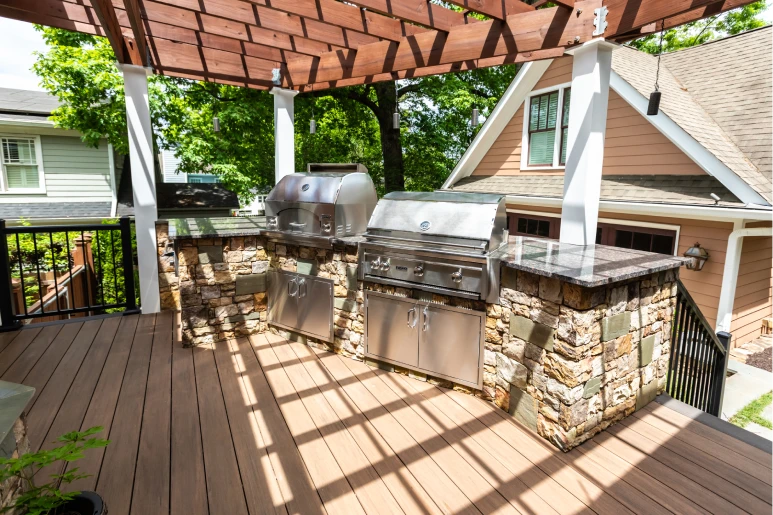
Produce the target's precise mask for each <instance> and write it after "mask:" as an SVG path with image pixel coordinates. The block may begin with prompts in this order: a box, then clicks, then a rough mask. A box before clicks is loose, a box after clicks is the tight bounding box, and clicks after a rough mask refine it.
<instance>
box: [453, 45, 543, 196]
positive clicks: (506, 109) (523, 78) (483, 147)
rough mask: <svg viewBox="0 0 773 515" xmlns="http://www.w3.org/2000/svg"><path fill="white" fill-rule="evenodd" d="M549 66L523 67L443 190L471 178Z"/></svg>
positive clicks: (539, 63) (529, 64)
mask: <svg viewBox="0 0 773 515" xmlns="http://www.w3.org/2000/svg"><path fill="white" fill-rule="evenodd" d="M552 62H553V59H544V60H541V61H531V62H528V63H526V64H524V65H523V67H522V68H521V69H520V71H519V72H518V74H517V75H516V76H515V79H513V82H512V83H511V84H510V86H509V87H508V88H507V90H506V91H505V94H504V95H502V98H501V99H499V102H497V105H496V106H495V107H494V110H493V111H492V112H491V116H489V117H488V119H487V120H486V122H485V123H484V124H483V127H481V129H480V131H479V132H478V134H477V135H476V136H475V139H473V140H472V143H471V144H470V146H469V147H467V150H466V151H465V152H464V155H463V156H462V158H461V159H460V160H459V162H458V163H456V166H455V167H454V169H453V171H452V172H451V175H450V176H449V177H448V179H446V182H445V183H443V189H446V188H450V187H451V186H453V185H454V184H456V182H457V181H459V180H460V179H463V178H464V177H469V176H470V174H472V172H473V171H474V170H475V168H476V167H477V166H478V164H480V162H481V160H482V159H483V157H484V156H485V155H486V153H487V152H488V151H489V149H490V148H491V145H493V144H494V142H495V141H496V140H497V138H498V137H499V135H500V134H501V133H502V131H503V130H504V128H505V127H506V126H507V124H508V123H509V122H510V120H511V119H512V118H513V116H514V115H515V113H516V112H517V111H518V109H520V107H521V106H522V105H523V101H524V100H525V99H526V97H527V96H528V95H529V93H530V92H531V91H532V89H534V86H536V85H537V82H539V80H540V79H541V78H542V75H543V74H544V73H545V71H546V70H547V69H548V67H549V66H550V64H551V63H552Z"/></svg>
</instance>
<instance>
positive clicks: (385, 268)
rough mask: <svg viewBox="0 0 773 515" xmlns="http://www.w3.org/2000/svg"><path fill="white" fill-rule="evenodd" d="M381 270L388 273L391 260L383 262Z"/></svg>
mask: <svg viewBox="0 0 773 515" xmlns="http://www.w3.org/2000/svg"><path fill="white" fill-rule="evenodd" d="M381 270H382V271H384V272H388V271H389V258H387V259H385V260H384V261H382V262H381Z"/></svg>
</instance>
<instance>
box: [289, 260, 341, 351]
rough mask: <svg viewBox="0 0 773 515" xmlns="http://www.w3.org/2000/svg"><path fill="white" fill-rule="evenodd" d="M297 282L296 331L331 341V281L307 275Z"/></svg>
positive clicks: (297, 278)
mask: <svg viewBox="0 0 773 515" xmlns="http://www.w3.org/2000/svg"><path fill="white" fill-rule="evenodd" d="M296 281H298V329H299V330H300V331H301V332H303V333H305V334H308V335H311V336H316V337H317V338H321V339H323V340H326V341H333V334H332V332H333V328H332V325H333V281H332V280H330V279H317V278H315V277H311V276H308V275H298V276H296Z"/></svg>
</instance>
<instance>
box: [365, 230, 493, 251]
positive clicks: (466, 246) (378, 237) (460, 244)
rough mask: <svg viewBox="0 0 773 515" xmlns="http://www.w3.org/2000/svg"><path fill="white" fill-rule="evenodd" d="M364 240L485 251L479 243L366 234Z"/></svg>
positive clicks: (483, 246) (482, 244) (483, 244)
mask: <svg viewBox="0 0 773 515" xmlns="http://www.w3.org/2000/svg"><path fill="white" fill-rule="evenodd" d="M366 238H368V239H372V240H389V241H404V242H408V243H413V244H415V245H419V246H425V245H436V246H439V247H460V248H463V249H475V250H479V251H481V252H485V250H486V244H485V243H481V244H480V245H467V244H464V243H439V242H435V241H423V240H412V239H410V238H398V237H396V236H381V235H375V234H368V235H366Z"/></svg>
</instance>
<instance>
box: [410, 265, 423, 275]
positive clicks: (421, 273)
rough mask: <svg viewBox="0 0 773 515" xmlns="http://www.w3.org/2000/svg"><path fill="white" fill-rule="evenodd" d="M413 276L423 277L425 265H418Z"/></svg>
mask: <svg viewBox="0 0 773 515" xmlns="http://www.w3.org/2000/svg"><path fill="white" fill-rule="evenodd" d="M413 275H415V276H417V277H421V276H423V275H424V265H422V264H418V265H416V266H415V267H414V268H413Z"/></svg>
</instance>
